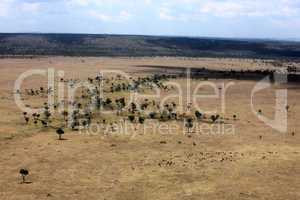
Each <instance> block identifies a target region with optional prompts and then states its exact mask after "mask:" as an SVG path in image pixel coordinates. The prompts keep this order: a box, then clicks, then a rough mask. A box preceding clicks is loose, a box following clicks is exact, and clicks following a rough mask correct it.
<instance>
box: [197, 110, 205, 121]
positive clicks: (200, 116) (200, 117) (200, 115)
mask: <svg viewBox="0 0 300 200" xmlns="http://www.w3.org/2000/svg"><path fill="white" fill-rule="evenodd" d="M195 116H196V118H197V119H198V120H201V119H202V117H203V114H202V113H200V112H199V111H198V110H197V111H196V112H195Z"/></svg>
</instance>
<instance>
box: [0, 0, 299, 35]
mask: <svg viewBox="0 0 300 200" xmlns="http://www.w3.org/2000/svg"><path fill="white" fill-rule="evenodd" d="M0 32H47V33H49V32H51V33H114V34H146V35H185V36H211V37H215V36H216V37H246V38H300V0H161V1H159V0H0Z"/></svg>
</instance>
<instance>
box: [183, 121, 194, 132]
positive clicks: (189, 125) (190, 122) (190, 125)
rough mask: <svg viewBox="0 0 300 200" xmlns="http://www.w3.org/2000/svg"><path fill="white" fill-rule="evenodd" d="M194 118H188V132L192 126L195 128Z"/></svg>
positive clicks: (186, 125) (186, 123)
mask: <svg viewBox="0 0 300 200" xmlns="http://www.w3.org/2000/svg"><path fill="white" fill-rule="evenodd" d="M193 126H194V125H193V119H192V118H188V119H187V120H186V122H185V127H186V128H187V130H188V133H190V132H191V128H193Z"/></svg>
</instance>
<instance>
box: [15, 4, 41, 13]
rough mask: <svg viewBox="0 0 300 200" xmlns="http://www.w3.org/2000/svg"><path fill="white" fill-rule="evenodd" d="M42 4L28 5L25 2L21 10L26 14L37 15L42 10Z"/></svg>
mask: <svg viewBox="0 0 300 200" xmlns="http://www.w3.org/2000/svg"><path fill="white" fill-rule="evenodd" d="M40 8H41V4H40V3H35V2H33V3H28V2H24V3H22V4H21V5H20V10H21V11H24V12H30V13H36V12H38V11H39V10H40Z"/></svg>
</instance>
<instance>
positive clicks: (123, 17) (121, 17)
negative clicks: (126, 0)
mask: <svg viewBox="0 0 300 200" xmlns="http://www.w3.org/2000/svg"><path fill="white" fill-rule="evenodd" d="M89 15H90V16H92V17H94V18H96V19H98V20H100V21H104V22H124V21H128V20H130V18H131V17H132V16H133V15H132V14H131V13H129V12H128V11H126V10H124V11H121V12H120V13H119V14H118V15H110V14H105V13H99V12H97V11H94V10H93V11H90V12H89Z"/></svg>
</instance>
